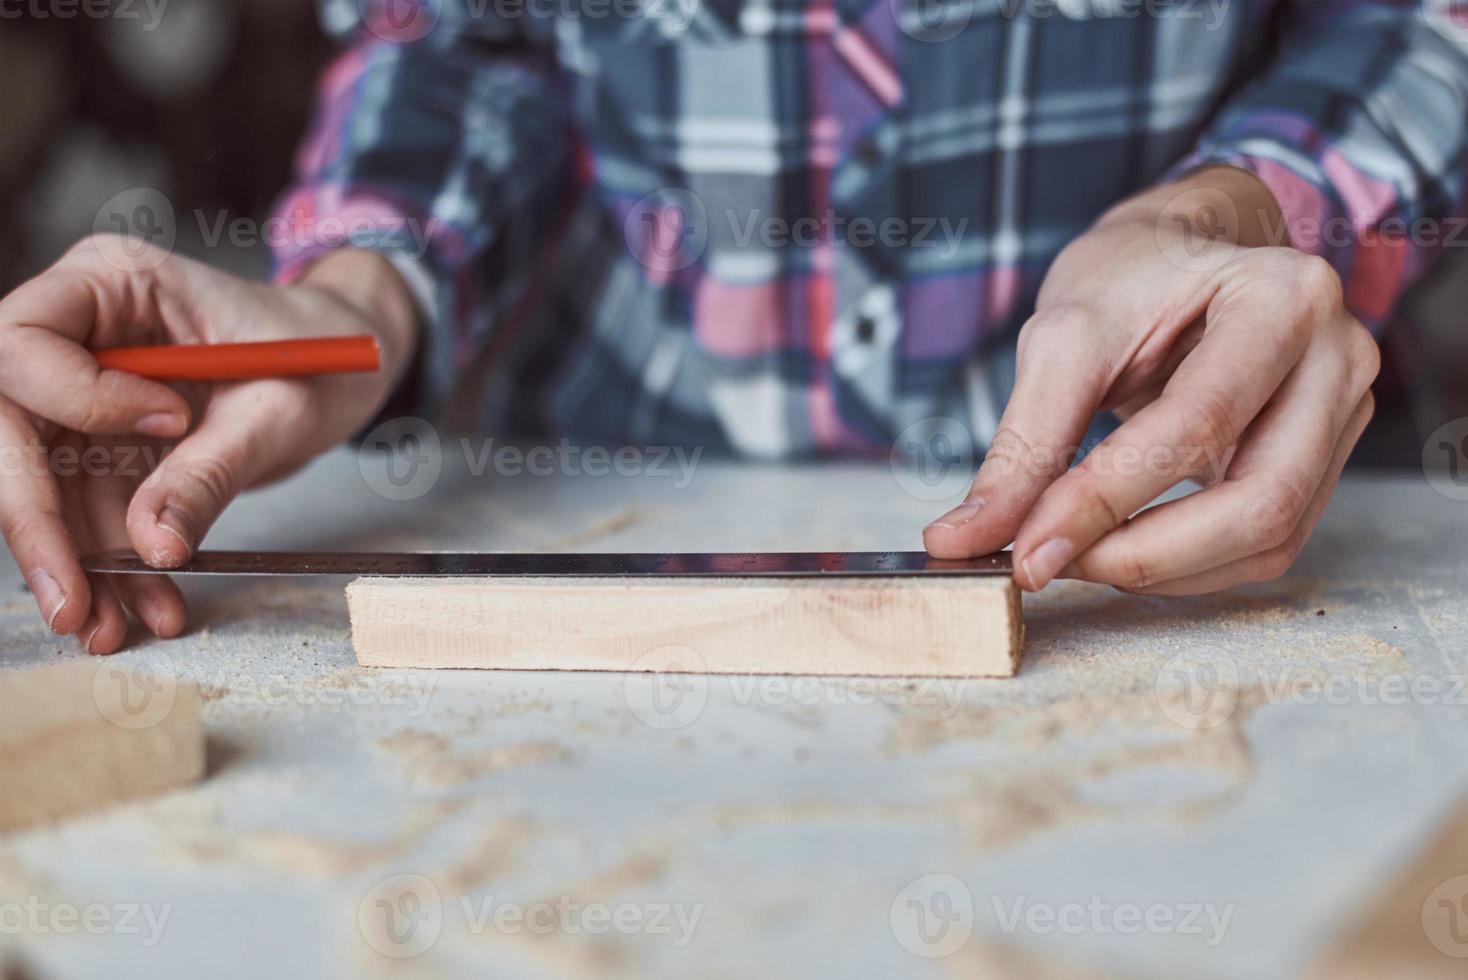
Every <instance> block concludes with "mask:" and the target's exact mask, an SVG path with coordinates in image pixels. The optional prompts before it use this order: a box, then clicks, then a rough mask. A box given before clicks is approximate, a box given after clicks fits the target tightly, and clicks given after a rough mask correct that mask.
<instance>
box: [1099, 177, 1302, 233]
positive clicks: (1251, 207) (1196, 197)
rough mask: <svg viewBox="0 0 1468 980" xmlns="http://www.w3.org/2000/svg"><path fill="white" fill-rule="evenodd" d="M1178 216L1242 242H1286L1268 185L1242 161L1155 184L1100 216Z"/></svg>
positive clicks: (1151, 219)
mask: <svg viewBox="0 0 1468 980" xmlns="http://www.w3.org/2000/svg"><path fill="white" fill-rule="evenodd" d="M1119 220H1129V221H1145V222H1147V223H1149V224H1160V223H1163V222H1181V223H1182V224H1183V225H1187V226H1190V227H1195V228H1199V229H1202V230H1205V231H1210V232H1218V233H1222V234H1223V235H1224V236H1225V237H1226V238H1227V239H1228V240H1229V241H1230V242H1232V243H1233V244H1235V245H1242V246H1244V247H1245V248H1257V247H1262V246H1288V245H1289V244H1290V241H1289V235H1288V233H1287V232H1286V230H1285V224H1284V217H1283V214H1282V212H1281V210H1280V206H1279V202H1278V201H1277V200H1275V197H1274V193H1273V192H1272V191H1271V190H1270V189H1269V186H1268V185H1267V184H1265V183H1264V182H1263V181H1262V180H1260V179H1259V178H1258V177H1256V176H1255V175H1254V174H1252V173H1250V172H1249V171H1247V170H1244V169H1242V168H1240V167H1233V166H1228V165H1226V164H1217V165H1211V166H1206V167H1202V168H1200V169H1198V170H1194V171H1193V172H1192V173H1190V174H1187V175H1186V176H1184V177H1182V178H1180V179H1178V180H1176V181H1172V182H1170V183H1167V184H1162V185H1160V186H1158V187H1153V188H1151V189H1150V190H1147V191H1144V192H1142V193H1141V194H1138V195H1136V196H1135V197H1132V198H1129V199H1127V200H1126V201H1123V202H1122V203H1121V204H1118V205H1117V206H1116V207H1114V208H1112V209H1111V210H1110V211H1108V212H1107V213H1106V214H1105V215H1104V216H1103V217H1102V218H1101V221H1100V222H1099V223H1100V224H1107V223H1110V222H1113V221H1119Z"/></svg>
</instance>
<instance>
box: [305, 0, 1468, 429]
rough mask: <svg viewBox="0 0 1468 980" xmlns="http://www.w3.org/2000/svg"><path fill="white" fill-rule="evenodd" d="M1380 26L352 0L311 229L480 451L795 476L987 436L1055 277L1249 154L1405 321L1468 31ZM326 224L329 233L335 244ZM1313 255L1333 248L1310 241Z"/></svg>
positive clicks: (1040, 7)
mask: <svg viewBox="0 0 1468 980" xmlns="http://www.w3.org/2000/svg"><path fill="white" fill-rule="evenodd" d="M1457 13H1458V14H1459V16H1458V17H1456V18H1455V16H1454V11H1453V10H1452V9H1451V8H1450V7H1449V6H1448V5H1446V4H1445V3H1434V2H1429V3H1428V4H1427V5H1425V6H1424V5H1422V4H1418V3H1396V2H1367V0H1360V2H1344V0H1313V2H1311V0H1301V2H1288V3H1285V2H1279V3H1276V2H1267V0H1232V2H1231V0H946V2H943V0H326V2H325V4H324V6H323V16H324V19H325V22H326V24H327V26H328V27H329V28H330V29H332V30H333V31H335V32H336V33H338V34H340V35H342V36H343V37H344V38H347V39H348V41H349V43H350V46H349V47H348V49H347V51H346V53H345V54H344V55H343V56H342V57H341V58H340V60H339V61H338V62H337V63H336V64H335V65H334V66H333V67H332V68H331V69H330V70H329V72H328V73H327V75H326V76H325V78H324V80H323V83H322V87H321V94H320V101H319V110H318V118H317V122H316V124H315V126H314V128H313V131H312V132H311V134H310V135H309V137H308V139H307V141H306V142H305V144H304V146H303V148H302V151H301V154H300V160H299V182H298V184H297V185H296V186H295V187H293V188H292V189H291V190H290V191H289V192H288V193H287V194H286V195H285V196H284V198H283V200H282V202H281V205H280V214H281V216H282V217H284V219H285V220H286V222H287V223H288V224H289V226H290V227H292V228H293V229H295V232H296V233H295V234H294V235H293V236H291V241H290V242H289V244H285V245H282V246H281V247H280V248H279V249H278V250H277V256H276V257H277V260H278V274H279V277H280V279H281V280H282V281H289V280H290V279H292V278H293V277H294V276H296V275H298V274H299V272H300V271H301V270H302V269H303V268H304V267H305V266H306V265H307V264H309V263H310V262H311V261H313V260H314V259H315V258H317V257H318V256H319V255H320V254H321V253H322V252H323V251H324V250H326V249H328V248H332V247H337V246H339V245H341V244H343V243H344V242H350V243H352V244H356V245H358V246H362V247H369V248H377V249H380V250H382V251H383V252H384V253H386V254H387V255H388V256H389V257H390V258H392V260H393V261H394V262H395V263H396V264H397V267H398V268H399V269H400V270H401V271H402V272H403V274H404V275H405V277H406V278H407V280H408V282H409V283H410V284H411V285H412V287H413V289H414V290H415V293H416V294H417V296H418V298H419V301H420V304H421V306H422V310H423V312H424V316H425V320H426V322H427V323H428V324H429V330H428V331H427V333H426V340H425V347H424V350H423V353H422V363H421V367H420V368H419V369H418V370H417V371H416V372H415V376H414V379H413V386H414V390H415V392H416V396H417V406H418V411H419V413H420V414H424V415H426V416H428V417H432V418H439V419H444V420H447V421H449V422H450V423H451V424H454V425H461V426H476V427H489V428H492V429H494V430H498V431H511V432H516V433H527V432H545V431H555V432H560V433H565V434H571V435H575V436H578V437H584V438H589V439H602V440H615V441H626V442H640V443H649V442H675V443H696V444H700V445H704V446H707V447H711V448H725V449H729V450H733V451H737V452H743V453H748V454H753V455H760V456H771V457H777V456H789V455H798V454H808V453H827V452H841V451H862V450H869V449H880V450H886V449H887V448H888V447H889V446H891V445H892V442H893V439H894V438H895V437H896V436H897V434H898V433H900V432H902V431H903V430H904V429H906V428H907V427H908V426H911V425H913V424H915V423H918V422H919V421H920V420H923V419H927V418H932V417H935V416H936V417H942V416H947V417H953V418H957V419H960V420H963V421H964V423H965V424H967V425H968V426H969V428H970V430H971V431H972V432H973V433H974V434H975V437H976V440H977V441H978V442H980V443H983V442H985V441H986V439H987V437H988V436H989V434H991V433H992V431H993V429H994V425H995V422H996V420H997V417H998V414H999V412H1000V410H1001V409H1002V406H1003V402H1004V399H1005V398H1006V397H1007V394H1008V390H1009V387H1010V383H1011V380H1012V376H1013V348H1014V336H1015V333H1016V332H1017V330H1018V328H1019V327H1020V325H1021V324H1022V323H1023V321H1024V320H1025V318H1026V316H1027V315H1028V314H1029V313H1030V312H1031V310H1032V306H1033V302H1034V297H1035V294H1036V291H1037V289H1038V287H1039V284H1040V281H1041V278H1042V276H1043V275H1044V273H1045V271H1046V268H1047V267H1048V265H1049V264H1050V262H1051V260H1052V259H1053V258H1054V256H1055V254H1056V253H1057V252H1058V251H1059V249H1060V248H1061V247H1063V246H1064V245H1065V244H1066V243H1067V242H1069V241H1070V240H1071V239H1073V238H1074V237H1075V236H1076V235H1078V234H1080V233H1081V232H1082V231H1084V230H1085V229H1086V227H1087V226H1088V225H1089V224H1090V223H1091V222H1092V221H1093V220H1094V219H1095V218H1096V217H1097V216H1098V215H1099V214H1100V213H1101V212H1102V211H1103V210H1104V209H1105V208H1106V207H1107V206H1109V205H1111V204H1113V203H1115V202H1116V201H1118V200H1119V199H1120V198H1122V197H1124V196H1126V195H1128V194H1131V193H1133V192H1135V191H1137V190H1139V189H1142V188H1144V187H1146V186H1148V185H1150V184H1153V183H1155V182H1157V181H1159V180H1163V179H1166V178H1167V177H1168V176H1169V175H1173V174H1177V173H1180V172H1181V171H1183V170H1185V169H1187V168H1191V167H1196V166H1198V165H1200V164H1203V163H1206V162H1210V161H1216V162H1226V163H1229V164H1232V165H1235V166H1241V167H1245V168H1247V169H1250V170H1252V171H1253V172H1255V173H1256V174H1258V175H1259V176H1260V177H1261V178H1262V179H1263V180H1264V181H1265V182H1266V183H1267V184H1268V185H1269V186H1270V187H1271V189H1272V190H1273V191H1274V193H1275V196H1276V197H1277V198H1278V199H1279V200H1280V201H1281V204H1282V207H1283V209H1284V211H1285V217H1286V221H1287V224H1288V227H1289V230H1290V232H1291V235H1292V241H1293V242H1294V243H1295V244H1296V245H1297V247H1301V248H1305V249H1307V250H1310V251H1314V252H1318V253H1319V254H1322V255H1324V256H1326V257H1327V258H1328V259H1329V260H1330V261H1331V262H1332V263H1333V265H1334V266H1335V268H1336V269H1337V270H1338V271H1339V272H1340V273H1341V275H1342V277H1343V279H1344V281H1345V282H1346V284H1347V296H1348V300H1349V303H1350V305H1351V307H1352V309H1353V311H1354V312H1356V313H1357V314H1358V315H1359V316H1361V317H1362V318H1363V319H1365V320H1367V321H1368V322H1369V323H1371V324H1373V325H1376V324H1380V323H1381V322H1382V321H1383V320H1384V319H1385V318H1386V317H1387V316H1388V314H1389V313H1390V310H1391V308H1392V305H1393V303H1394V302H1395V300H1396V298H1397V296H1398V294H1399V293H1400V292H1401V290H1402V288H1403V287H1404V285H1405V284H1406V283H1408V282H1409V281H1410V280H1411V279H1412V278H1413V276H1415V275H1416V274H1417V273H1418V272H1419V271H1420V270H1421V268H1422V265H1423V249H1421V248H1418V247H1414V246H1412V245H1409V244H1406V243H1405V242H1404V241H1403V240H1402V239H1401V237H1400V236H1387V235H1384V234H1382V233H1381V231H1382V229H1383V227H1384V225H1385V224H1387V223H1389V222H1391V221H1401V222H1405V223H1406V224H1407V225H1408V226H1410V224H1411V223H1412V222H1414V221H1417V220H1419V219H1424V218H1428V219H1431V218H1442V217H1445V216H1448V215H1451V214H1453V213H1454V211H1455V209H1456V208H1457V207H1458V203H1457V202H1459V201H1460V200H1461V199H1462V191H1463V185H1464V172H1463V171H1464V157H1465V151H1464V139H1465V131H1468V125H1465V108H1464V107H1465V104H1468V43H1465V39H1468V19H1465V18H1463V17H1462V16H1461V14H1462V11H1461V10H1459V11H1458V12H1457ZM327 229H330V231H328V230H327ZM1312 229H1313V230H1312Z"/></svg>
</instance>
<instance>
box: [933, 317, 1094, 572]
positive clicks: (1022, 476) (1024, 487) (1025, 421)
mask: <svg viewBox="0 0 1468 980" xmlns="http://www.w3.org/2000/svg"><path fill="white" fill-rule="evenodd" d="M1105 336H1106V334H1105V332H1104V331H1101V330H1099V329H1097V324H1095V323H1094V322H1093V318H1092V315H1091V314H1089V313H1088V312H1087V311H1085V310H1081V309H1078V308H1074V307H1062V308H1058V309H1052V310H1047V311H1044V312H1040V313H1037V314H1036V315H1035V316H1034V317H1033V318H1032V319H1031V320H1030V322H1029V323H1027V324H1025V327H1024V330H1022V331H1021V333H1020V339H1019V349H1018V357H1017V360H1016V365H1015V366H1016V372H1015V382H1014V391H1013V392H1012V393H1011V394H1010V397H1009V402H1008V404H1007V405H1006V406H1005V408H1004V416H1003V418H1001V419H1000V420H999V425H998V427H997V429H996V431H995V435H994V439H993V441H992V443H991V444H990V446H989V451H988V453H987V454H986V455H985V456H984V462H983V465H982V466H980V467H979V472H978V474H977V475H976V476H975V477H974V482H973V486H972V487H971V488H970V489H969V492H968V496H967V497H966V498H965V499H964V502H963V503H962V504H959V505H958V506H957V507H955V508H954V509H953V510H951V511H949V512H948V513H947V514H944V515H943V516H942V517H940V518H938V519H937V520H936V521H934V522H933V523H932V524H929V525H928V527H927V528H926V529H924V531H923V545H924V547H926V548H927V550H928V553H929V554H931V555H932V556H933V557H934V558H970V557H974V556H977V555H986V554H988V553H989V552H991V551H996V550H998V549H999V548H1002V547H1004V545H1006V544H1008V543H1009V542H1010V541H1012V540H1014V535H1015V532H1016V531H1017V530H1018V529H1019V526H1020V523H1021V521H1023V520H1024V517H1025V515H1026V514H1027V513H1029V511H1030V507H1031V506H1032V505H1033V504H1034V502H1035V501H1036V500H1037V499H1038V498H1039V497H1040V495H1041V493H1043V492H1044V490H1045V488H1046V487H1048V486H1049V485H1050V484H1051V482H1052V481H1054V480H1055V479H1056V477H1058V476H1060V474H1062V473H1064V472H1065V470H1066V468H1067V467H1068V466H1069V465H1070V459H1071V456H1073V455H1074V453H1075V452H1076V451H1077V449H1078V448H1079V446H1080V441H1081V439H1082V437H1083V436H1084V435H1085V432H1086V428H1087V427H1088V426H1089V425H1090V422H1091V418H1092V417H1093V416H1094V415H1095V414H1096V410H1097V408H1098V407H1099V406H1100V404H1101V399H1102V397H1103V396H1104V395H1105V390H1106V386H1107V382H1108V379H1107V377H1106V362H1107V358H1106V356H1105V351H1102V350H1100V349H1098V347H1097V345H1098V344H1101V343H1103V342H1104V340H1103V338H1104V337H1105Z"/></svg>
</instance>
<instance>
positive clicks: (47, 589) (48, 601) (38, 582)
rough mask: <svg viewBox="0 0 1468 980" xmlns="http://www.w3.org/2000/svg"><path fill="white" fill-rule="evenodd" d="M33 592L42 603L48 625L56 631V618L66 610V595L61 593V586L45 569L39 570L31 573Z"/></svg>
mask: <svg viewBox="0 0 1468 980" xmlns="http://www.w3.org/2000/svg"><path fill="white" fill-rule="evenodd" d="M29 581H30V586H31V592H33V593H34V594H35V596H36V598H37V599H39V600H40V601H41V608H42V609H44V610H46V611H47V612H46V625H47V626H49V627H51V629H52V630H55V629H56V617H57V616H60V615H61V610H63V609H65V608H66V593H65V592H63V591H61V586H59V585H57V584H56V580H55V579H54V578H52V577H51V573H50V572H47V571H46V570H45V569H44V568H38V569H36V570H35V571H34V572H31V577H30V580H29Z"/></svg>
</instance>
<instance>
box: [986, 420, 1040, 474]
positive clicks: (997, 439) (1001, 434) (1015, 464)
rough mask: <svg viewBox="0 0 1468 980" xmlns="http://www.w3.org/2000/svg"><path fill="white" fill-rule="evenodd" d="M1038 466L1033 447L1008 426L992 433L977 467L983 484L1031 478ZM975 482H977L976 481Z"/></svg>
mask: <svg viewBox="0 0 1468 980" xmlns="http://www.w3.org/2000/svg"><path fill="white" fill-rule="evenodd" d="M1039 464H1040V459H1039V454H1038V453H1037V452H1036V451H1035V447H1033V446H1031V445H1030V443H1029V442H1028V441H1027V440H1026V439H1025V437H1024V436H1022V435H1020V433H1019V431H1018V430H1017V429H1015V428H1014V427H1013V426H1010V425H1001V426H1000V427H999V430H998V431H997V432H995V433H994V438H993V440H992V441H991V442H990V443H989V449H988V451H987V452H985V453H984V462H983V464H982V465H981V466H980V467H979V478H980V479H983V480H984V481H985V482H989V481H992V480H995V479H1002V478H1008V477H1025V476H1033V475H1036V474H1035V470H1036V468H1037V466H1039ZM976 482H977V481H976Z"/></svg>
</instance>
